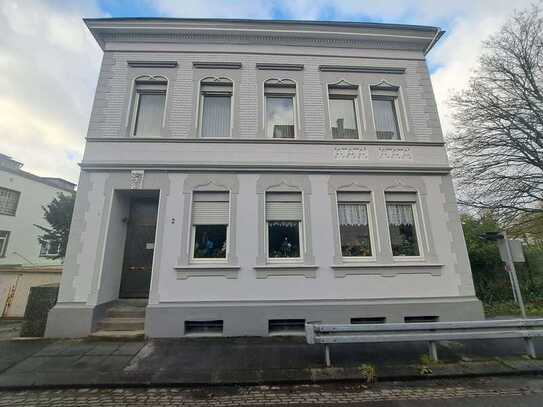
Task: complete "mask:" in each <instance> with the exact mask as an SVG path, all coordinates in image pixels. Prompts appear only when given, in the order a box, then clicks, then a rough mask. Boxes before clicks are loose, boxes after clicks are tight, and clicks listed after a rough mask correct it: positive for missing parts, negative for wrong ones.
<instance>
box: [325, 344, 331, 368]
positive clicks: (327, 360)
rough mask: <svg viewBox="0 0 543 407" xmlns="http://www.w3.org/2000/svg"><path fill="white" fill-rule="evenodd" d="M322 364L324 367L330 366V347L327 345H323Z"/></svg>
mask: <svg viewBox="0 0 543 407" xmlns="http://www.w3.org/2000/svg"><path fill="white" fill-rule="evenodd" d="M324 363H325V364H326V367H330V366H331V365H332V363H331V362H330V346H328V344H326V345H324Z"/></svg>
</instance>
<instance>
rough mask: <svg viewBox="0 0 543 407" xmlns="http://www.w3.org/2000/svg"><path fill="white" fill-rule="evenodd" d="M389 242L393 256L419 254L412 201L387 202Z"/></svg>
mask: <svg viewBox="0 0 543 407" xmlns="http://www.w3.org/2000/svg"><path fill="white" fill-rule="evenodd" d="M387 214H388V225H389V231H390V243H391V245H392V254H393V255H394V256H419V255H420V251H419V245H418V242H417V231H416V225H415V218H414V215H413V204H412V203H399V202H394V203H391V202H389V203H387Z"/></svg>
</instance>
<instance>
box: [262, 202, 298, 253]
mask: <svg viewBox="0 0 543 407" xmlns="http://www.w3.org/2000/svg"><path fill="white" fill-rule="evenodd" d="M302 207H303V205H302V194H301V193H300V192H267V193H266V223H267V226H268V235H267V237H268V258H269V259H300V258H301V257H302V255H301V253H302V249H301V245H302V242H303V239H302V221H303V209H302Z"/></svg>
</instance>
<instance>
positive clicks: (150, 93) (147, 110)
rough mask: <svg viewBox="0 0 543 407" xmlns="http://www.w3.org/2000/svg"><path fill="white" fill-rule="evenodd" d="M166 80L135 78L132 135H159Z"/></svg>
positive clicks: (164, 102)
mask: <svg viewBox="0 0 543 407" xmlns="http://www.w3.org/2000/svg"><path fill="white" fill-rule="evenodd" d="M166 88H167V82H166V81H165V80H164V81H160V80H152V81H151V80H137V81H136V83H135V89H134V90H135V94H134V103H133V107H132V135H133V136H138V137H159V136H160V134H161V131H162V122H163V118H164V106H165V104H166Z"/></svg>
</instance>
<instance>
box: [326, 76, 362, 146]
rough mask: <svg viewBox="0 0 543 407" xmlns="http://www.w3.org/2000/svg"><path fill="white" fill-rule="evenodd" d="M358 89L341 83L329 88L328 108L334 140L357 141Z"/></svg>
mask: <svg viewBox="0 0 543 407" xmlns="http://www.w3.org/2000/svg"><path fill="white" fill-rule="evenodd" d="M357 94H358V87H357V86H355V85H351V84H348V83H347V82H345V81H341V82H339V83H338V84H335V85H330V86H328V106H329V113H330V127H331V128H332V138H335V139H357V138H359V135H358V113H357V112H358V101H357Z"/></svg>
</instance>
